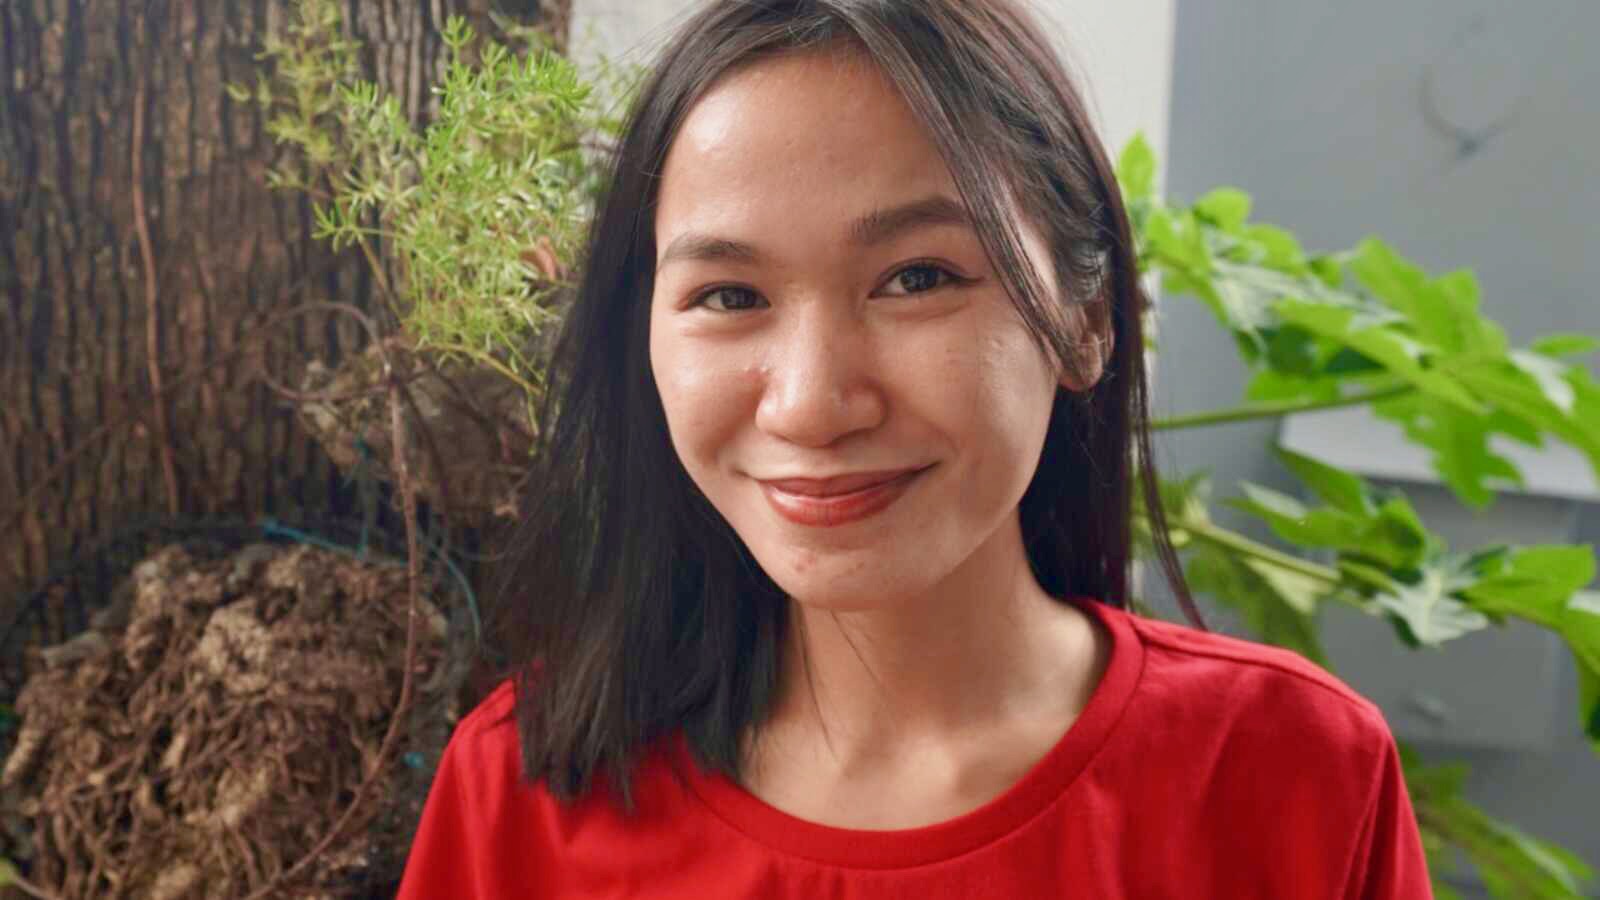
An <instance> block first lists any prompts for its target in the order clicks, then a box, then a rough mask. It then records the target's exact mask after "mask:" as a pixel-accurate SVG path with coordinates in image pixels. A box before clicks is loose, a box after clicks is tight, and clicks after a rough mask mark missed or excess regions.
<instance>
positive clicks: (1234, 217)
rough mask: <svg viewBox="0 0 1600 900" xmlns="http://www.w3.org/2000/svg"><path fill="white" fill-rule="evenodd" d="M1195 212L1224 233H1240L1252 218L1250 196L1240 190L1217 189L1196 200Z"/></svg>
mask: <svg viewBox="0 0 1600 900" xmlns="http://www.w3.org/2000/svg"><path fill="white" fill-rule="evenodd" d="M1194 211H1195V214H1196V215H1198V216H1199V217H1200V218H1202V219H1204V220H1206V221H1207V222H1210V223H1211V224H1213V225H1215V226H1217V227H1218V228H1220V229H1222V230H1223V231H1226V232H1230V233H1232V232H1238V231H1240V230H1241V229H1242V228H1243V226H1244V223H1245V221H1246V220H1247V219H1249V218H1250V195H1249V194H1246V193H1245V192H1244V191H1241V190H1239V189H1238V188H1230V187H1223V188H1217V189H1215V190H1212V191H1209V192H1207V193H1206V194H1205V196H1203V197H1201V198H1200V199H1199V200H1196V201H1195V202H1194Z"/></svg>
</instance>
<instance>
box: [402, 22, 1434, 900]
mask: <svg viewBox="0 0 1600 900" xmlns="http://www.w3.org/2000/svg"><path fill="white" fill-rule="evenodd" d="M1037 33H1038V31H1037V29H1035V28H1034V27H1033V26H1032V25H1031V23H1030V22H1029V21H1028V20H1027V19H1026V17H1025V15H1024V14H1023V13H1022V12H1021V11H1020V10H1019V9H1018V8H1016V7H1014V6H1013V5H1012V4H1011V3H1009V2H1004V0H724V2H715V3H711V4H709V5H707V6H705V7H704V8H703V9H702V11H701V12H700V13H699V14H698V15H696V16H695V17H693V18H692V19H691V20H689V21H688V22H687V23H686V24H685V25H684V26H683V28H682V30H681V31H680V32H679V33H678V35H677V36H676V37H675V38H674V39H673V41H672V42H671V43H670V44H669V46H668V47H667V48H666V50H665V52H664V54H663V56H662V58H661V60H660V62H659V63H658V65H657V68H656V69H655V71H654V73H653V75H652V77H651V78H650V79H649V80H648V82H647V83H646V85H645V86H644V88H643V90H642V92H641V93H640V96H639V99H638V101H637V105H636V107H635V109H634V110H633V112H632V116H631V118H630V120H629V124H628V126H627V128H626V130H625V132H624V135H623V140H622V143H621V147H620V150H619V153H618V155H617V157H616V160H615V162H614V166H613V170H612V181H611V186H610V189H609V191H608V192H607V194H606V196H605V199H604V201H603V203H602V205H601V208H600V210H599V213H598V216H597V219H596V222H595V225H594V229H593V232H592V236H591V245H590V253H589V257H588V258H589V265H588V270H587V273H586V275H585V278H584V282H583V287H582V291H581V294H580V296H579V298H578V300H577V302H576V304H575V305H574V307H573V310H572V312H571V314H570V317H569V319H568V321H567V323H566V328H565V331H564V333H563V337H562V341H561V345H560V349H559V353H558V359H557V362H556V365H555V368H554V370H553V371H554V373H555V378H554V381H553V383H552V388H551V391H550V397H551V401H552V405H551V407H550V409H549V411H548V413H547V418H546V419H545V420H544V421H547V422H549V423H551V424H550V427H549V428H548V430H547V432H546V435H545V437H544V441H545V444H544V446H543V447H542V448H541V454H540V457H539V468H538V470H537V473H536V475H535V477H534V478H533V479H531V480H530V484H531V485H532V486H533V487H532V491H531V493H530V494H529V497H528V502H527V505H526V507H525V508H527V509H529V510H531V512H530V514H529V518H528V521H527V522H526V528H525V534H524V536H523V539H522V543H521V547H520V548H519V552H518V554H517V556H516V557H515V559H514V563H513V564H512V565H510V566H509V567H508V569H507V573H506V585H507V588H506V590H505V591H504V592H503V598H502V602H501V609H500V621H499V626H498V637H499V640H500V643H501V645H502V647H503V648H505V649H506V650H507V651H508V652H509V653H510V655H511V658H512V660H513V663H514V665H513V668H512V671H511V672H510V673H509V674H511V675H512V676H514V677H513V679H512V680H510V681H508V682H507V684H506V685H504V686H502V688H501V689H500V690H498V691H496V692H495V693H494V694H493V695H492V696H491V697H490V698H489V699H488V700H487V701H486V702H485V703H484V704H483V705H482V706H481V707H480V708H479V709H478V710H477V711H476V712H474V713H473V714H472V715H470V716H468V717H467V719H466V720H464V721H463V723H462V724H461V725H460V726H459V728H458V730H457V732H456V735H455V737H454V738H453V740H452V743H451V747H450V749H449V751H448V752H447V754H446V756H445V759H444V760H443V762H442V763H441V767H440V770H439V774H438V779H437V781H436V784H435V788H434V790H433V794H432V795H431V797H430V800H429V803H428V808H427V811H426V813H425V816H424V821H423V825H422V828H421V830H420V831H419V834H418V838H417V842H416V845H415V847H414V849H413V853H412V857H411V861H410V863H409V866H408V871H407V880H406V884H405V887H404V888H403V890H402V896H403V897H407V898H420V897H445V896H448V897H463V896H467V897H485V898H486V897H509V896H530V897H533V896H537V897H574V898H578V897H618V896H651V897H685V898H687V897H709V896H728V897H749V896H762V897H791V896H792V897H808V898H817V897H826V898H835V897H837V898H854V897H863V898H865V897H873V898H884V897H918V898H923V900H926V898H934V897H974V896H982V897H1045V896H1096V897H1117V896H1184V897H1213V896H1214V897H1239V896H1263V897H1269V896H1270V897H1284V896H1296V897H1301V896H1304V897H1363V898H1379V897H1383V898H1390V897H1393V898H1398V897H1418V896H1425V895H1426V893H1427V890H1428V888H1427V883H1426V875H1425V870H1424V868H1423V864H1422V856H1421V848H1420V846H1419V842H1418V840H1417V833H1416V827H1415V823H1414V822H1413V821H1412V818H1411V813H1410V807H1409V804H1408V801H1407V798H1406V794H1405V789H1404V785H1403V783H1402V782H1401V781H1400V775H1399V766H1398V761H1397V759H1396V754H1395V750H1394V745H1393V742H1392V740H1391V738H1390V737H1389V734H1388V731H1387V729H1386V728H1385V726H1384V723H1383V721H1382V719H1381V717H1380V716H1379V715H1378V713H1377V712H1376V710H1375V709H1374V708H1373V707H1372V706H1371V705H1370V704H1368V703H1366V702H1365V701H1364V700H1362V699H1361V698H1359V697H1357V696H1355V695H1354V694H1353V693H1351V692H1350V691H1349V689H1348V688H1346V687H1345V686H1344V685H1342V684H1340V683H1339V682H1337V681H1335V680H1333V679H1332V678H1330V677H1329V676H1327V675H1325V674H1323V673H1322V672H1321V671H1320V670H1318V669H1316V668H1315V667H1313V666H1311V665H1310V664H1308V663H1306V662H1304V661H1303V660H1300V659H1299V658H1298V657H1294V656H1292V655H1290V654H1288V653H1285V652H1282V651H1276V650H1269V649H1266V648H1262V647H1256V646H1253V645H1249V644H1245V643H1243V642H1240V641H1235V640H1230V639H1227V638H1222V637H1217V636H1213V635H1209V634H1207V633H1205V632H1203V631H1200V630H1195V629H1190V628H1184V627H1179V626H1176V625H1171V624H1166V623H1159V622H1154V621H1149V620H1145V619H1142V618H1139V617H1137V616H1134V615H1132V614H1130V613H1129V612H1127V611H1126V610H1125V606H1126V600H1127V596H1128V569H1129V565H1130V556H1131V546H1130V544H1131V537H1130V531H1129V515H1130V505H1131V502H1132V497H1133V486H1134V484H1135V480H1136V479H1141V478H1142V479H1145V486H1146V487H1147V488H1149V489H1147V490H1146V491H1145V492H1144V495H1145V497H1146V498H1147V500H1146V502H1147V503H1149V504H1151V506H1150V514H1151V515H1150V518H1151V519H1152V520H1153V521H1154V522H1155V523H1157V526H1158V527H1157V528H1156V540H1157V544H1158V546H1159V547H1160V548H1161V549H1162V551H1163V552H1162V554H1161V556H1162V560H1163V562H1164V563H1166V570H1167V574H1168V577H1169V578H1170V579H1171V581H1172V582H1173V586H1174V588H1175V589H1176V590H1177V592H1178V594H1179V596H1180V597H1181V598H1183V601H1184V603H1185V605H1186V608H1188V610H1189V612H1190V613H1191V615H1193V608H1192V605H1190V604H1189V603H1188V599H1187V593H1186V592H1185V591H1184V589H1183V584H1182V580H1181V576H1179V574H1178V573H1177V571H1176V567H1175V565H1174V564H1173V559H1172V555H1171V549H1170V546H1169V545H1168V544H1167V540H1166V537H1165V534H1164V532H1163V531H1162V529H1161V528H1160V527H1159V525H1160V523H1161V521H1162V517H1161V514H1160V513H1161V511H1160V509H1159V507H1158V506H1156V505H1154V504H1155V501H1154V498H1155V497H1156V495H1157V492H1156V491H1155V490H1154V489H1153V486H1154V481H1153V479H1154V473H1153V470H1152V469H1151V468H1150V462H1149V460H1150V453H1149V450H1148V437H1147V412H1146V390H1147V388H1146V382H1145V373H1144V368H1143V364H1142V358H1141V354H1142V347H1143V340H1142V335H1141V332H1140V324H1141V314H1142V313H1143V311H1144V309H1145V301H1144V298H1143V296H1142V295H1141V293H1140V291H1139V287H1138V280H1137V268H1136V265H1135V262H1134V259H1133V256H1132V242H1131V239H1130V237H1129V232H1128V223H1127V220H1126V217H1125V215H1124V212H1123V209H1122V206H1121V201H1120V197H1119V195H1118V193H1117V190H1116V187H1115V183H1114V181H1113V179H1112V176H1111V171H1110V166H1109V165H1108V163H1107V161H1106V158H1105V154H1104V152H1103V150H1102V149H1101V147H1100V145H1099V143H1098V141H1097V140H1096V138H1095V137H1094V135H1093V133H1092V130H1091V129H1090V127H1089V125H1088V123H1087V120H1086V117H1085V115H1084V111H1083V106H1082V104H1081V102H1080V101H1079V99H1078V95H1077V93H1076V92H1075V90H1074V89H1073V87H1072V86H1071V84H1070V83H1069V82H1068V80H1067V78H1066V76H1065V74H1064V73H1063V71H1062V69H1061V67H1060V65H1059V63H1058V62H1057V61H1056V60H1055V59H1054V57H1052V56H1051V54H1050V52H1049V50H1048V48H1047V47H1046V46H1044V45H1043V44H1042V43H1041V42H1040V41H1039V40H1038V39H1037V38H1035V37H1034V35H1036V34H1037ZM1196 620H1197V621H1198V619H1197V617H1196ZM1285 739H1291V740H1292V741H1293V742H1294V750H1293V753H1292V754H1290V753H1286V752H1285V751H1284V750H1283V745H1282V742H1283V741H1284V740H1285Z"/></svg>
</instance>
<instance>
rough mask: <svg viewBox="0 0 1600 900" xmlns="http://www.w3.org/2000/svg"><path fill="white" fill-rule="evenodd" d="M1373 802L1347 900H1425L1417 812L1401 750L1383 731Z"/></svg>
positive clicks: (1427, 887)
mask: <svg viewBox="0 0 1600 900" xmlns="http://www.w3.org/2000/svg"><path fill="white" fill-rule="evenodd" d="M1384 738H1385V745H1384V748H1383V753H1382V754H1381V755H1380V758H1379V766H1378V771H1377V773H1376V779H1375V783H1374V784H1373V786H1372V788H1371V796H1372V800H1371V801H1370V803H1369V805H1368V811H1367V817H1366V821H1365V822H1364V823H1363V826H1362V835H1361V841H1360V843H1359V844H1357V845H1356V851H1355V857H1354V858H1353V859H1352V860H1351V870H1350V875H1349V878H1348V882H1347V883H1348V884H1349V885H1350V889H1349V890H1348V891H1346V892H1345V896H1346V897H1347V898H1349V900H1419V898H1421V900H1427V898H1431V897H1432V896H1433V886H1432V880H1431V879H1430V877H1429V875H1428V861H1427V858H1426V856H1424V854H1423V851H1422V835H1421V833H1420V832H1419V831H1418V830H1417V817H1416V813H1415V812H1414V811H1413V810H1412V808H1411V797H1410V795H1409V794H1408V793H1407V791H1406V783H1405V777H1404V775H1403V773H1402V770H1401V767H1400V753H1399V750H1398V749H1397V748H1396V747H1395V743H1394V739H1393V738H1392V737H1390V736H1389V735H1388V734H1387V732H1385V734H1384Z"/></svg>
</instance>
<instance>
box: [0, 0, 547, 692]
mask: <svg viewBox="0 0 1600 900" xmlns="http://www.w3.org/2000/svg"><path fill="white" fill-rule="evenodd" d="M504 5H506V6H509V7H511V8H505V9H502V10H500V11H502V12H509V13H512V14H516V13H522V14H524V15H527V14H532V15H535V16H537V15H538V14H539V12H540V10H538V8H537V7H538V4H537V3H532V2H528V0H518V2H508V3H506V4H504ZM290 6H291V3H290V0H6V2H5V3H4V4H3V5H0V76H3V78H0V536H3V537H4V540H0V702H3V701H4V700H5V699H6V698H9V697H10V696H12V695H13V694H14V692H15V690H16V687H17V686H18V684H19V682H20V677H19V676H20V672H19V671H18V669H17V659H18V652H17V647H18V644H19V643H26V644H45V643H57V642H59V641H61V640H63V639H64V638H66V637H67V636H68V634H69V633H70V632H71V631H75V630H77V629H79V628H82V627H83V624H84V622H83V620H82V617H81V615H75V614H72V613H74V610H73V609H72V608H70V607H72V605H73V604H72V602H69V601H72V598H71V597H69V596H65V595H66V594H71V593H72V592H73V591H77V590H79V588H77V587H73V588H70V589H64V590H63V591H62V592H58V596H57V597H56V602H55V603H53V604H45V606H46V607H47V608H42V609H19V608H17V607H18V604H19V602H20V600H18V599H15V598H24V595H22V594H21V593H20V592H21V591H24V590H29V589H31V588H33V587H34V586H37V585H40V584H41V583H43V582H44V581H45V580H46V579H47V577H49V576H50V575H51V573H52V572H53V571H55V572H59V571H60V569H61V567H62V566H63V565H66V564H70V563H71V562H72V561H73V560H77V559H83V558H86V557H87V556H88V555H89V553H90V551H91V549H92V548H93V547H95V546H96V545H98V544H101V543H102V542H104V541H106V540H108V539H110V538H112V537H113V536H115V535H116V534H118V533H119V532H121V531H123V530H125V529H126V528H127V527H128V526H129V525H130V524H131V523H135V522H138V521H141V520H143V519H146V518H149V517H160V518H178V519H183V518H193V519H204V518H207V517H231V518H238V519H245V520H253V519H255V518H257V517H260V516H277V517H280V518H286V519H296V518H299V517H300V515H301V514H303V513H307V512H313V511H314V512H316V513H318V514H320V515H326V516H332V517H338V516H344V515H351V514H353V510H354V504H355V502H356V501H355V499H354V494H353V491H352V490H351V488H350V487H349V486H348V485H346V484H345V483H344V478H343V477H342V476H341V474H340V473H339V472H338V471H337V470H336V468H335V467H334V466H333V465H332V464H331V463H330V462H329V461H328V460H327V458H326V457H325V455H324V454H323V453H322V452H321V451H320V450H319V449H318V447H317V445H316V443H315V441H314V440H312V439H311V438H310V437H309V436H308V435H307V434H306V433H305V432H304V431H303V429H302V428H301V427H300V425H299V424H298V423H297V421H296V418H295V414H294V412H293V410H292V409H291V408H290V407H289V406H287V405H286V404H285V403H284V402H282V401H281V400H280V399H279V398H277V397H276V396H275V395H274V394H273V393H272V392H271V391H270V390H269V389H268V388H267V387H266V386H265V385H264V384H263V383H262V382H261V381H260V380H259V379H258V378H257V373H260V372H266V373H268V374H271V375H272V376H273V377H275V378H276V379H277V380H278V381H279V382H283V383H293V382H294V381H295V380H296V376H297V374H298V372H299V371H300V370H301V369H303V367H304V365H305V364H306V363H307V362H308V361H310V360H313V359H315V360H320V361H321V362H323V363H324V364H327V365H333V364H335V363H336V362H337V361H338V359H339V358H340V357H341V356H343V355H344V354H346V353H348V352H350V351H351V350H352V349H355V348H359V347H360V346H362V345H363V344H364V343H365V340H366V338H365V336H364V335H363V334H361V333H360V332H359V331H358V330H357V329H356V328H355V327H354V326H353V324H352V323H350V322H348V321H341V320H340V319H338V318H337V317H336V316H333V315H330V314H328V313H312V314H308V315H304V316H298V317H294V318H292V319H291V320H289V321H287V322H284V323H282V324H281V325H276V326H273V327H272V330H271V331H270V333H269V332H268V331H266V330H264V329H267V328H268V323H269V322H271V321H272V320H273V318H274V317H275V316H281V315H282V314H283V313H284V311H285V310H288V309H290V308H291V307H293V306H295V305H296V304H299V303H302V302H307V301H313V300H342V301H347V302H350V303H353V304H355V305H357V306H360V307H362V308H373V307H376V306H378V305H379V302H378V300H377V298H376V297H375V296H374V294H373V290H372V284H371V279H370V277H369V275H368V273H367V271H366V270H365V269H364V268H363V263H362V262H361V261H360V260H358V259H356V258H354V257H351V256H348V255H340V256H335V255H333V254H331V253H330V252H329V251H328V250H327V249H326V248H325V247H324V246H322V245H320V244H319V243H318V242H316V241H315V240H314V239H313V238H312V210H311V206H310V204H309V203H308V201H307V200H306V199H305V198H304V197H303V196H297V195H290V194H281V193H273V192H271V191H269V189H268V188H267V187H266V184H265V178H264V175H265V172H266V170H267V169H268V167H269V166H270V165H271V164H272V163H273V161H274V160H275V159H276V158H277V155H278V153H279V151H278V149H277V148H276V147H275V146H274V145H273V142H272V141H271V139H270V138H269V137H268V135H267V134H266V132H265V130H264V122H263V120H262V117H261V115H260V113H259V111H258V110H257V109H256V107H254V106H253V105H250V104H239V103H236V102H234V101H233V100H232V99H231V98H230V97H229V96H228V94H227V92H226V90H225V89H224V88H225V85H226V84H228V83H230V82H238V83H243V84H250V83H253V82H254V80H255V78H256V76H257V73H258V71H259V66H260V63H259V62H258V60H257V59H256V54H257V53H258V52H259V50H260V49H261V46H262V41H263V38H264V36H265V35H266V34H268V33H270V32H272V31H275V30H277V29H279V28H281V27H282V25H283V24H284V22H285V20H286V18H287V16H288V14H289V10H290ZM558 6H564V5H562V4H558ZM343 8H344V10H345V18H346V28H347V29H348V30H349V31H350V33H351V35H352V36H354V37H355V38H357V39H358V40H359V41H360V42H361V43H362V46H363V50H362V54H361V59H362V64H363V68H364V69H365V74H366V76H367V77H369V78H375V79H376V80H377V81H378V82H379V83H380V84H381V85H382V86H384V87H385V88H386V89H388V90H390V91H392V92H393V93H394V94H396V95H397V96H399V97H400V98H402V101H403V103H404V106H405V108H406V109H407V111H408V112H409V113H410V114H411V115H412V116H413V117H414V118H420V117H425V116H426V113H427V106H428V104H429V102H430V99H431V94H430V91H429V88H430V86H431V84H432V83H433V81H434V78H435V75H436V73H437V70H438V67H439V63H440V60H441V51H442V43H441V41H440V37H439V32H440V27H441V26H442V24H443V21H444V19H445V17H446V16H448V15H450V14H454V13H463V14H467V15H468V16H469V17H470V18H473V19H476V20H480V24H481V20H482V19H484V18H485V17H486V14H487V13H488V12H489V0H347V2H345V3H344V4H343ZM543 13H544V15H545V16H546V17H549V16H551V15H552V14H556V18H557V19H558V21H564V18H565V16H564V12H559V13H558V11H556V10H551V9H549V8H548V4H547V8H546V9H545V10H544V11H543ZM158 388H159V391H160V392H159V393H158ZM102 583H103V582H102ZM24 599H25V598H24Z"/></svg>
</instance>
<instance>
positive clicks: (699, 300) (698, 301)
mask: <svg viewBox="0 0 1600 900" xmlns="http://www.w3.org/2000/svg"><path fill="white" fill-rule="evenodd" d="M918 269H932V270H933V271H935V272H938V273H939V274H940V276H941V280H940V281H939V283H938V284H937V285H935V286H934V287H931V288H928V289H927V290H923V291H913V292H909V293H906V294H901V295H897V296H916V295H918V294H928V293H932V292H934V291H937V290H939V289H940V288H943V287H948V286H950V285H952V284H956V285H960V284H968V283H970V282H971V281H972V279H970V278H963V277H962V276H960V275H957V274H956V273H954V272H952V271H950V270H949V269H947V268H945V267H944V266H942V265H939V264H938V263H933V262H914V263H910V264H908V265H905V266H901V267H900V268H899V269H897V270H895V273H894V274H893V275H890V276H889V278H888V280H887V281H886V282H884V283H885V284H886V285H888V284H893V283H894V282H895V281H896V280H898V279H899V278H900V277H901V276H902V275H905V274H906V273H907V272H914V271H916V270H918ZM723 291H743V292H745V293H748V294H754V293H755V291H752V290H750V289H749V288H747V287H740V286H739V285H733V284H725V285H717V286H716V287H711V288H707V289H706V290H703V291H701V292H700V293H699V294H696V295H695V297H694V299H693V300H692V301H691V302H690V304H689V305H690V307H705V308H707V309H710V307H709V306H706V300H707V299H708V298H710V297H713V296H716V295H717V294H719V293H721V292H723ZM711 311H712V312H718V313H727V314H732V313H737V312H748V311H749V308H745V309H712V310H711Z"/></svg>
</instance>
